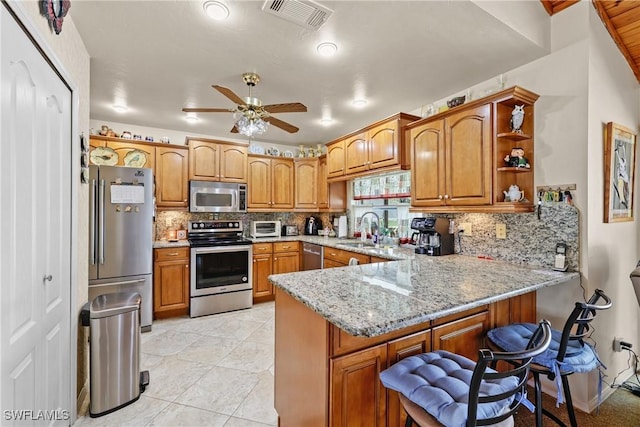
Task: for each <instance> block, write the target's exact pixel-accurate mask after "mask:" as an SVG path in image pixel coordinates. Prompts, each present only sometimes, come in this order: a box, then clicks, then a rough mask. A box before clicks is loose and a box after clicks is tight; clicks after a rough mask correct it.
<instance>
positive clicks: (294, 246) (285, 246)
mask: <svg viewBox="0 0 640 427" xmlns="http://www.w3.org/2000/svg"><path fill="white" fill-rule="evenodd" d="M298 250H299V248H298V242H276V243H274V244H273V252H298Z"/></svg>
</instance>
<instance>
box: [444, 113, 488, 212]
mask: <svg viewBox="0 0 640 427" xmlns="http://www.w3.org/2000/svg"><path fill="white" fill-rule="evenodd" d="M445 132H446V140H447V153H446V156H445V158H446V161H447V165H446V170H447V181H446V191H445V198H446V203H447V204H448V205H463V206H464V205H488V204H490V203H491V186H492V179H491V172H492V168H493V166H492V163H491V150H492V137H491V135H492V133H491V104H485V105H481V106H479V107H476V108H472V109H469V110H465V111H461V112H459V113H456V114H452V115H450V116H449V117H447V119H446V128H445Z"/></svg>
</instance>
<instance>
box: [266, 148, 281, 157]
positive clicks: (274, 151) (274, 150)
mask: <svg viewBox="0 0 640 427" xmlns="http://www.w3.org/2000/svg"><path fill="white" fill-rule="evenodd" d="M267 154H268V155H270V156H279V155H280V150H278V149H277V148H276V147H271V148H269V150H267Z"/></svg>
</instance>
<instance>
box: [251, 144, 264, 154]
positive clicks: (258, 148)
mask: <svg viewBox="0 0 640 427" xmlns="http://www.w3.org/2000/svg"><path fill="white" fill-rule="evenodd" d="M249 151H251V153H252V154H264V147H263V146H262V145H252V146H251V147H249Z"/></svg>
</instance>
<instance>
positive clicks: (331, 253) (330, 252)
mask: <svg viewBox="0 0 640 427" xmlns="http://www.w3.org/2000/svg"><path fill="white" fill-rule="evenodd" d="M324 257H325V258H328V259H330V260H333V261H337V262H340V263H342V264H347V265H348V264H349V260H350V259H351V258H355V259H357V260H358V262H359V263H360V264H368V263H369V256H368V255H362V254H359V253H356V252H350V251H343V250H341V249H336V248H330V247H328V246H327V247H325V248H324Z"/></svg>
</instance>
